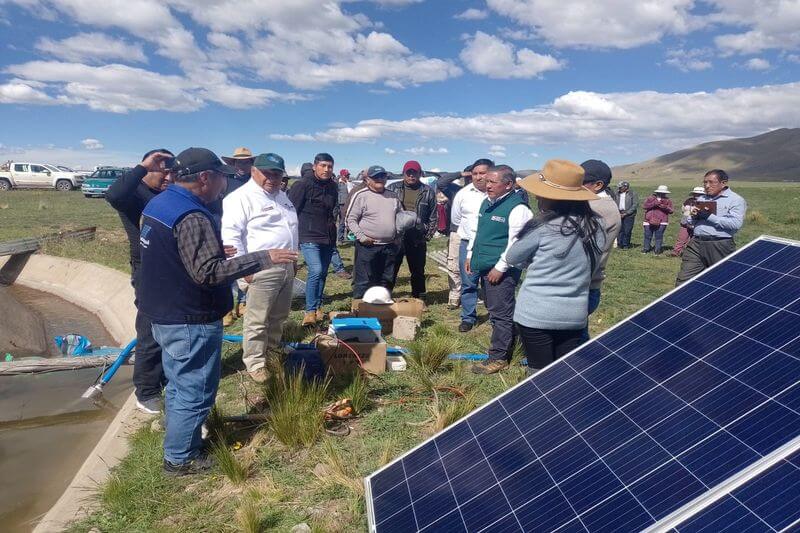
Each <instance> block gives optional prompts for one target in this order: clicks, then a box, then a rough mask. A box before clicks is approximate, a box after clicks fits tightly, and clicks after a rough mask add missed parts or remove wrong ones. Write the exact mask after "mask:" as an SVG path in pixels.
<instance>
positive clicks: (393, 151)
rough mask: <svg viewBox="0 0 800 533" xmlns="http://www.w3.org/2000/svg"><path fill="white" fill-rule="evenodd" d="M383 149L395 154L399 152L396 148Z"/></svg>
mask: <svg viewBox="0 0 800 533" xmlns="http://www.w3.org/2000/svg"><path fill="white" fill-rule="evenodd" d="M383 151H384V152H386V153H387V154H389V155H394V154H396V153H397V150H395V149H394V148H384V149H383Z"/></svg>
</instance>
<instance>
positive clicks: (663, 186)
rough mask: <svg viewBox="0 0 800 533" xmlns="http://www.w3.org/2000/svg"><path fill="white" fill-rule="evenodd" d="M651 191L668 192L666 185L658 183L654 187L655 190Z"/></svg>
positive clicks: (657, 192)
mask: <svg viewBox="0 0 800 533" xmlns="http://www.w3.org/2000/svg"><path fill="white" fill-rule="evenodd" d="M653 192H654V193H656V194H669V193H670V192H669V189H668V188H667V186H666V185H659V186H658V187H656V190H655V191H653Z"/></svg>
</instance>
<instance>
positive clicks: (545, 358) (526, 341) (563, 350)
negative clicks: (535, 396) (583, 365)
mask: <svg viewBox="0 0 800 533" xmlns="http://www.w3.org/2000/svg"><path fill="white" fill-rule="evenodd" d="M517 328H518V329H519V336H520V339H521V340H522V347H523V349H524V350H525V357H527V358H528V368H531V369H539V368H544V367H546V366H547V365H549V364H550V363H552V362H553V361H555V360H556V359H558V358H559V357H562V356H564V355H566V354H568V353H569V352H571V351H572V350H574V349H575V348H577V347H578V346H580V345H581V344H582V343H583V339H582V338H581V337H582V334H583V330H580V329H563V330H561V329H538V328H529V327H527V326H523V325H522V324H517Z"/></svg>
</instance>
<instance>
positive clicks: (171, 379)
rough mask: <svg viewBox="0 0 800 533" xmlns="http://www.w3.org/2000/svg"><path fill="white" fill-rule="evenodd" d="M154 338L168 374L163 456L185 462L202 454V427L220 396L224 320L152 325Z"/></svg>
mask: <svg viewBox="0 0 800 533" xmlns="http://www.w3.org/2000/svg"><path fill="white" fill-rule="evenodd" d="M153 337H155V339H156V342H158V344H159V345H160V346H161V350H162V355H161V361H162V364H163V366H164V375H166V377H167V387H166V392H165V399H166V402H165V413H166V414H165V420H164V425H165V426H166V432H165V435H164V459H166V460H167V461H169V462H170V463H172V464H176V465H178V464H183V463H185V462H187V461H189V460H191V459H194V458H195V457H197V456H198V455H199V454H200V449H201V446H202V440H201V437H200V428H201V427H202V426H203V422H205V421H206V418H207V417H208V413H209V411H211V407H212V406H213V405H214V400H215V399H216V397H217V387H218V386H219V377H220V358H221V356H222V321H221V320H218V321H216V322H212V323H210V324H176V325H173V324H153Z"/></svg>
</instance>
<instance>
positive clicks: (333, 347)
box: [317, 338, 386, 374]
mask: <svg viewBox="0 0 800 533" xmlns="http://www.w3.org/2000/svg"><path fill="white" fill-rule="evenodd" d="M347 345H348V346H350V347H351V348H353V350H354V351H355V352H356V353H357V354H358V356H359V357H360V358H361V361H362V363H363V365H364V369H365V370H368V371H370V372H373V373H375V374H382V373H383V372H384V371H385V370H386V343H385V342H375V343H364V342H348V343H347ZM317 349H318V350H319V353H320V354H321V355H322V360H323V361H324V362H325V366H326V367H328V368H329V369H330V371H331V372H332V373H334V374H347V373H351V372H355V371H356V370H357V369H358V368H359V366H358V361H357V360H356V358H355V356H354V355H353V352H351V351H350V350H349V349H348V348H347V346H345V345H344V344H342V343H340V342H337V341H336V340H335V339H325V338H322V339H320V340H319V342H317Z"/></svg>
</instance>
